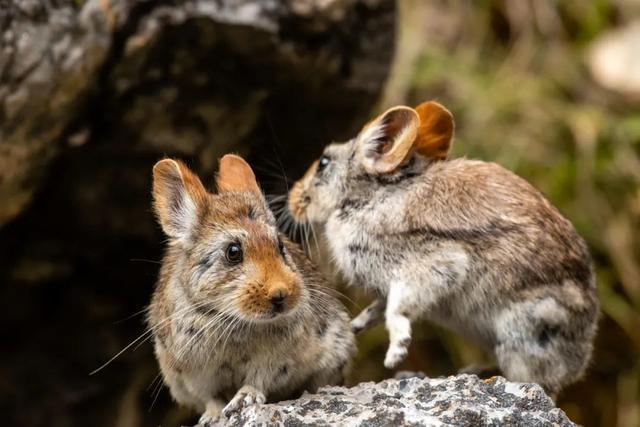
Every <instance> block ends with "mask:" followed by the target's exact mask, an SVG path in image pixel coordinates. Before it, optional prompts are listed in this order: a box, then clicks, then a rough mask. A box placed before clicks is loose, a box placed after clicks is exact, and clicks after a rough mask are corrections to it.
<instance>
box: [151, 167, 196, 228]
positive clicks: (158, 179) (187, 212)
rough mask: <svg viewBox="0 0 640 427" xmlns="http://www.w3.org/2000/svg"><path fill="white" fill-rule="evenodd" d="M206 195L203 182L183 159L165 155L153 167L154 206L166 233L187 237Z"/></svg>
mask: <svg viewBox="0 0 640 427" xmlns="http://www.w3.org/2000/svg"><path fill="white" fill-rule="evenodd" d="M206 197H207V191H206V190H205V188H204V186H203V185H202V182H200V179H199V178H198V177H197V176H196V175H195V174H194V173H193V172H191V171H190V170H189V168H188V167H187V166H185V164H184V163H182V162H180V161H178V160H173V159H164V160H160V161H159V162H158V163H156V164H155V166H154V167H153V208H154V211H155V213H156V215H157V217H158V221H159V222H160V225H161V226H162V230H163V231H164V232H165V233H166V234H167V236H169V237H173V238H176V239H183V238H186V237H188V236H189V234H190V231H191V229H192V227H193V226H194V225H195V223H196V221H197V218H198V210H199V209H201V208H202V206H203V205H204V203H205V202H206Z"/></svg>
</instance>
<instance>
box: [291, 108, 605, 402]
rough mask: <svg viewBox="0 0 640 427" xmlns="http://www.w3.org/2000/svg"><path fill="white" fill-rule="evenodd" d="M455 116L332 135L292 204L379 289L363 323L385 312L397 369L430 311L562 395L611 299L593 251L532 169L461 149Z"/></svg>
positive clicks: (421, 111)
mask: <svg viewBox="0 0 640 427" xmlns="http://www.w3.org/2000/svg"><path fill="white" fill-rule="evenodd" d="M453 133H454V123H453V117H452V115H451V113H450V112H449V111H448V110H447V109H446V108H444V107H443V106H442V105H440V104H438V103H436V102H425V103H423V104H421V105H419V106H418V107H416V108H410V107H404V106H400V107H395V108H392V109H390V110H388V111H386V112H385V113H383V114H381V115H380V116H378V117H376V118H375V119H373V120H372V121H371V122H369V123H368V124H367V125H366V126H364V128H363V129H362V131H361V132H360V133H359V134H358V135H357V136H356V137H355V138H354V139H352V140H350V141H348V142H346V143H343V144H331V145H329V146H327V147H326V148H325V150H324V153H323V155H322V157H320V159H319V160H317V161H316V162H314V163H313V164H312V165H311V167H310V168H309V169H308V171H307V173H306V174H305V175H304V176H303V177H302V178H301V179H300V180H299V181H298V182H297V183H296V184H295V185H294V186H293V187H292V189H291V190H290V192H289V200H288V205H289V211H290V212H291V214H292V216H293V217H294V219H296V220H297V221H298V222H302V223H315V224H321V225H323V226H324V231H325V236H326V239H327V242H328V246H329V250H330V252H331V255H332V259H333V260H334V261H335V264H336V266H337V268H338V269H339V270H340V272H341V273H342V274H344V276H346V277H347V278H348V279H349V281H350V282H351V283H353V284H354V285H356V286H361V287H364V288H366V289H368V290H370V291H371V292H372V293H373V294H375V295H376V296H377V297H378V298H377V299H376V300H375V301H374V302H373V303H372V304H371V305H370V306H369V307H368V308H366V309H365V310H364V311H363V312H362V313H361V314H360V315H358V316H357V317H356V318H355V319H354V320H353V321H352V326H353V328H354V330H355V331H356V332H357V331H361V330H364V329H366V328H369V327H371V326H373V325H375V324H377V323H378V322H381V321H383V320H384V322H385V325H386V328H387V330H388V332H389V341H390V343H389V348H388V351H387V354H386V357H385V360H384V365H385V366H386V367H387V368H394V367H396V366H397V365H398V364H399V363H400V362H401V361H402V360H403V359H404V358H405V357H406V355H407V351H408V346H409V343H410V342H411V336H412V333H411V332H412V331H411V325H412V323H413V322H414V321H415V320H417V319H419V318H426V319H428V320H430V321H432V322H435V323H437V324H440V325H442V326H445V327H447V328H449V329H451V330H454V331H456V332H458V333H459V334H462V335H464V336H466V337H468V338H471V339H473V340H475V341H477V342H479V343H480V344H482V345H484V346H485V347H486V348H488V349H490V350H492V351H493V354H494V355H495V359H496V361H497V364H498V365H499V368H500V371H501V372H502V373H503V374H504V375H505V376H506V377H507V378H508V379H510V380H513V381H522V382H537V383H539V384H540V385H542V386H543V387H544V388H545V390H546V391H547V392H548V393H549V394H550V395H552V396H555V395H556V394H557V393H558V392H559V391H560V390H561V389H562V388H563V387H564V386H566V385H568V384H570V383H572V382H574V381H576V380H577V379H579V378H580V377H581V376H582V375H583V374H584V372H585V369H586V367H587V365H588V363H589V360H590V357H591V353H592V349H593V340H594V336H595V334H596V326H597V319H598V315H599V303H598V299H597V296H596V283H595V276H594V273H593V266H592V261H591V257H590V254H589V251H588V248H587V246H586V244H585V242H584V240H583V239H582V238H581V237H580V236H579V235H578V234H577V233H576V231H575V229H574V228H573V226H572V225H571V223H570V222H569V221H568V220H567V219H565V218H564V217H563V216H562V215H561V214H560V212H559V211H558V210H557V209H556V208H555V207H553V206H552V205H551V203H549V201H548V200H547V199H545V198H544V196H543V195H542V194H541V193H540V192H539V191H538V190H536V189H535V188H534V187H533V186H531V185H530V184H529V183H527V182H526V181H525V180H523V179H522V178H520V177H518V176H516V175H515V174H513V173H512V172H510V171H508V170H506V169H504V168H503V167H501V166H499V165H497V164H494V163H488V162H482V161H476V160H467V159H464V158H462V159H448V158H447V156H448V152H449V149H450V147H451V142H452V138H453Z"/></svg>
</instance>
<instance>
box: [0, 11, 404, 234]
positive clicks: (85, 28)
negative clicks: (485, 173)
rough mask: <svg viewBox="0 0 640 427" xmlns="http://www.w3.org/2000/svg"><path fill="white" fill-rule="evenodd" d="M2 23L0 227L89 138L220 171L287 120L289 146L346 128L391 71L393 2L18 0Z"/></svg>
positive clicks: (358, 119)
mask: <svg viewBox="0 0 640 427" xmlns="http://www.w3.org/2000/svg"><path fill="white" fill-rule="evenodd" d="M0 29H1V31H2V32H1V33H0V76H1V79H0V123H1V126H0V200H2V201H3V203H2V204H0V226H1V225H2V224H5V223H7V222H8V221H10V220H11V219H13V218H14V217H16V216H17V215H18V214H20V213H21V212H22V211H23V210H24V209H25V208H26V206H27V205H28V203H29V202H30V201H31V200H32V199H33V196H34V194H35V191H36V190H37V189H38V188H39V187H40V185H41V183H42V182H43V181H45V180H46V178H47V176H48V173H49V165H50V164H51V162H52V161H53V160H54V159H55V158H56V157H57V156H59V155H62V154H64V153H65V152H66V151H67V150H66V149H68V148H69V146H70V147H77V146H78V144H77V138H76V135H78V133H82V132H87V135H88V137H87V138H86V142H87V144H88V145H91V144H105V145H109V146H110V147H109V148H108V149H107V150H111V151H112V153H113V152H115V153H118V154H122V153H123V152H126V154H127V155H130V154H131V152H136V153H153V154H154V155H155V156H156V157H157V156H161V155H163V154H178V155H182V156H189V157H190V158H193V159H196V160H197V162H198V164H199V165H200V166H201V168H202V169H204V170H209V171H210V170H211V169H213V167H214V166H215V160H216V157H217V156H219V155H221V154H222V153H224V152H226V151H231V150H236V151H243V152H245V153H247V152H249V151H250V148H251V147H252V146H255V145H256V144H257V143H258V140H259V139H260V138H264V134H265V131H266V134H267V135H269V132H270V131H269V127H272V128H274V129H278V126H279V125H280V123H281V122H282V121H283V120H286V121H288V122H289V129H286V130H285V131H284V132H282V134H283V135H278V138H282V139H283V140H284V141H285V142H286V143H285V144H284V145H287V144H288V143H289V135H287V134H296V133H300V132H302V131H303V130H304V131H308V129H313V128H314V127H318V128H322V131H324V132H326V131H330V132H331V137H336V136H341V135H346V131H353V125H354V124H355V123H360V122H361V121H362V120H363V119H364V117H365V116H366V115H367V114H368V112H369V110H370V109H371V108H372V104H373V102H374V101H375V100H376V98H377V96H378V94H379V92H380V90H381V87H382V84H383V83H384V80H385V78H386V76H387V73H388V69H389V64H390V60H391V55H392V51H393V40H394V4H393V1H392V0H331V1H329V0H295V1H294V0H264V1H263V0H224V1H221V0H186V1H181V2H164V1H148V0H88V1H86V2H83V1H78V0H75V1H74V0H60V1H55V2H36V1H32V0H16V1H13V2H9V4H8V5H7V6H6V7H5V6H2V7H0ZM327 114H332V115H333V117H332V118H331V119H330V120H326V117H327V116H326V115H327ZM268 121H271V122H273V124H268V123H267V122H268ZM327 137H328V136H327ZM81 145H82V144H81ZM312 147H313V145H312ZM285 148H288V147H285ZM296 148H298V149H299V148H300V144H298V147H296ZM306 149H307V148H305V147H302V150H303V151H304V150H306ZM129 157H131V156H129ZM112 160H113V159H112ZM87 166H88V169H87V170H89V171H90V170H93V166H94V165H91V164H90V162H88V164H87ZM127 172H129V171H127ZM134 173H135V172H134Z"/></svg>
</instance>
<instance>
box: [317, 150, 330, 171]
mask: <svg viewBox="0 0 640 427" xmlns="http://www.w3.org/2000/svg"><path fill="white" fill-rule="evenodd" d="M330 161H331V158H329V156H325V155H324V154H323V155H322V156H321V157H320V160H319V161H318V172H321V171H322V170H323V169H324V168H326V167H327V165H328V164H329V162H330Z"/></svg>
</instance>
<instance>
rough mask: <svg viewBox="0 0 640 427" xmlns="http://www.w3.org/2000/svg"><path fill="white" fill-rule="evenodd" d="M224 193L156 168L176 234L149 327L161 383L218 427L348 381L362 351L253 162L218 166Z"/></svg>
mask: <svg viewBox="0 0 640 427" xmlns="http://www.w3.org/2000/svg"><path fill="white" fill-rule="evenodd" d="M217 190H218V191H217V193H216V194H213V193H210V192H208V191H207V190H205V188H204V186H203V184H202V183H201V181H200V179H199V178H198V177H197V176H196V175H195V174H194V173H193V172H191V171H190V170H189V169H188V168H187V167H186V166H185V165H184V164H183V163H182V162H180V161H177V160H172V159H164V160H161V161H159V162H158V163H157V164H156V165H155V166H154V168H153V199H154V203H153V207H154V210H155V213H156V215H157V218H158V221H159V223H160V225H161V227H162V229H163V231H164V232H165V234H166V235H167V236H168V246H167V249H166V254H165V256H164V259H163V260H162V266H161V269H160V274H159V279H158V282H157V286H156V288H155V291H154V294H153V297H152V301H151V305H150V308H149V315H148V324H149V328H150V330H151V331H152V333H153V339H154V348H155V354H156V357H157V360H158V362H159V365H160V369H161V372H162V377H163V379H164V381H165V383H166V384H167V385H168V387H169V389H170V392H171V395H172V396H173V398H174V399H175V400H176V401H177V402H178V403H180V404H182V405H185V406H187V407H190V408H193V409H195V410H197V411H199V412H200V413H202V416H201V418H200V423H201V424H202V425H211V424H213V423H215V422H216V420H218V419H219V417H220V416H230V415H231V414H232V413H233V412H234V411H238V410H239V409H241V408H242V407H243V406H246V405H251V404H254V403H263V402H265V401H267V400H269V401H277V400H281V399H287V398H293V397H297V396H298V395H299V394H300V393H302V392H303V391H304V390H308V391H314V390H315V389H317V388H318V387H319V386H322V385H328V384H331V385H335V384H341V383H342V381H343V379H344V376H345V375H346V373H347V371H348V369H349V367H350V363H351V359H352V356H353V355H354V353H355V344H354V336H353V332H352V330H351V327H350V324H349V317H348V315H347V313H346V312H345V310H344V308H343V306H342V305H341V303H340V302H339V301H338V300H337V299H335V298H334V297H333V296H332V295H331V294H330V293H329V292H328V290H329V289H328V288H327V287H326V283H325V281H324V280H323V278H322V276H321V275H319V274H318V272H317V271H316V269H315V267H314V265H313V264H312V263H311V262H310V261H309V260H308V259H307V258H306V256H305V254H304V252H303V251H302V250H301V249H300V248H299V247H298V246H297V245H296V244H294V243H292V242H290V241H289V240H287V239H286V238H285V237H284V236H282V235H280V234H279V233H278V229H277V227H276V221H275V218H274V216H273V214H272V213H271V212H270V210H269V209H268V206H267V203H266V201H265V199H264V197H263V195H262V193H261V191H260V188H259V187H258V184H257V183H256V179H255V176H254V174H253V171H252V170H251V168H250V167H249V165H248V164H247V163H246V162H245V161H244V160H243V159H242V158H240V157H238V156H235V155H226V156H224V157H223V158H222V159H221V160H220V169H219V173H218V176H217Z"/></svg>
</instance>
